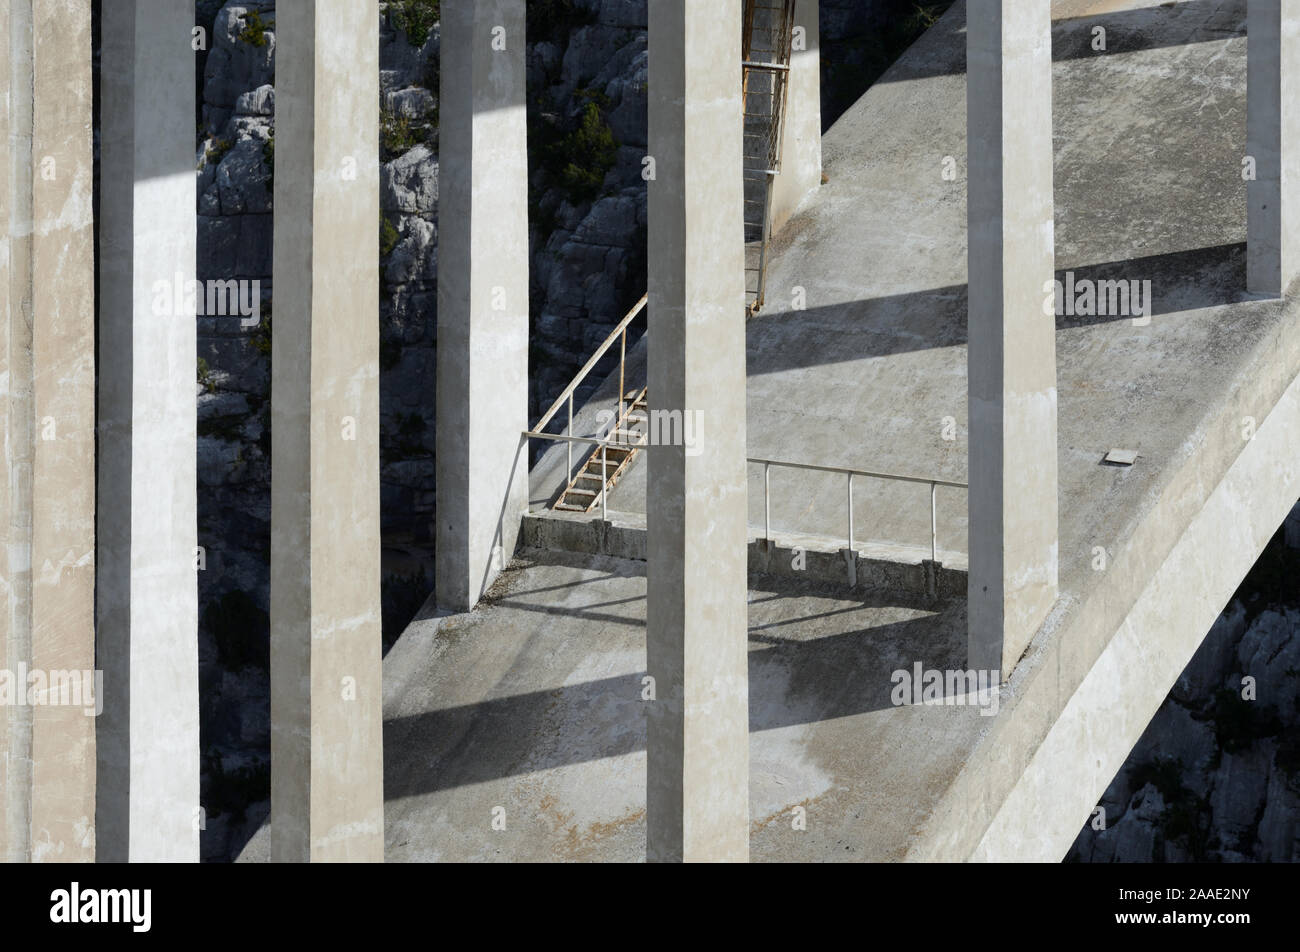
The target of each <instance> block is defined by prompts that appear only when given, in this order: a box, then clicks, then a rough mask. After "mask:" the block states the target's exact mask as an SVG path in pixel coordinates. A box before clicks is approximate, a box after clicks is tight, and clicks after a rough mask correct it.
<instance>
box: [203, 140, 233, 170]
mask: <svg viewBox="0 0 1300 952" xmlns="http://www.w3.org/2000/svg"><path fill="white" fill-rule="evenodd" d="M234 147H235V143H234V142H232V141H231V140H229V139H213V140H212V145H210V146H208V151H207V152H206V153H205V155H204V157H205V158H206V160H207V163H208V164H209V165H219V164H220V163H221V160H222V159H224V158H225V157H226V153H227V152H229V151H230V150H231V149H233V148H234Z"/></svg>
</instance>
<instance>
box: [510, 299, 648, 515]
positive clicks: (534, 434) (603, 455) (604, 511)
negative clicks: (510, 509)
mask: <svg viewBox="0 0 1300 952" xmlns="http://www.w3.org/2000/svg"><path fill="white" fill-rule="evenodd" d="M642 300H644V298H643V299H642ZM524 439H525V440H561V441H563V442H565V443H567V444H568V445H569V459H570V460H572V459H573V444H574V443H587V444H590V445H592V446H599V447H600V475H601V477H602V479H601V481H600V518H602V519H604V520H605V521H606V522H608V521H609V506H608V504H607V500H608V496H609V482H608V480H606V479H605V478H604V476H605V474H606V473H607V472H609V447H611V446H612V447H614V448H615V449H620V450H625V449H627V447H628V444H627V443H620V442H618V441H617V440H597V439H593V438H592V437H590V436H572V435H571V434H568V433H540V432H538V431H537V430H525V431H524ZM569 470H570V472H571V471H572V470H573V465H572V463H570V465H569ZM566 479H567V477H566Z"/></svg>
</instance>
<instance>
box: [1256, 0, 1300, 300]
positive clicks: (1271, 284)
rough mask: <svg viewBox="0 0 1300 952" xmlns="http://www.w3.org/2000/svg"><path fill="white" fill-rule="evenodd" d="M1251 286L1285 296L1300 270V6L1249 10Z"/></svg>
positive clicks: (1271, 4)
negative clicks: (1251, 176) (1253, 165)
mask: <svg viewBox="0 0 1300 952" xmlns="http://www.w3.org/2000/svg"><path fill="white" fill-rule="evenodd" d="M1247 19H1248V22H1247V34H1248V39H1247V46H1248V56H1249V65H1248V67H1247V80H1246V82H1247V96H1248V100H1249V103H1248V107H1247V120H1246V122H1247V126H1246V155H1247V156H1248V157H1249V158H1248V159H1247V160H1246V161H1253V162H1254V164H1255V168H1254V179H1253V180H1251V181H1250V182H1249V184H1248V185H1247V186H1246V197H1247V201H1248V203H1249V214H1248V217H1247V253H1246V282H1247V286H1248V287H1249V288H1250V290H1251V291H1254V292H1256V293H1260V294H1273V295H1277V294H1281V293H1282V292H1283V291H1285V290H1286V289H1287V288H1288V287H1289V286H1290V284H1291V282H1292V280H1294V278H1295V276H1296V273H1297V270H1300V0H1249V2H1248V4H1247Z"/></svg>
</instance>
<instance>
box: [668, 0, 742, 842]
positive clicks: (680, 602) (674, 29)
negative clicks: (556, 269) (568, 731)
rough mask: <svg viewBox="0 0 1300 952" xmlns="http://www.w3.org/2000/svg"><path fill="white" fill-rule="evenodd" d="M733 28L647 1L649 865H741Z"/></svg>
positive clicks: (695, 10) (687, 0) (728, 21)
mask: <svg viewBox="0 0 1300 952" xmlns="http://www.w3.org/2000/svg"><path fill="white" fill-rule="evenodd" d="M740 20H741V3H740V0H717V2H713V3H696V2H693V0H658V2H656V3H653V4H651V5H650V32H649V54H650V64H649V113H650V116H649V136H650V139H649V142H650V155H651V156H652V157H653V158H654V160H655V178H654V179H653V180H652V181H651V182H650V185H649V209H648V211H649V283H650V303H649V308H650V314H649V321H650V329H649V334H650V350H649V354H648V362H649V368H648V376H649V398H650V407H651V417H652V431H653V430H655V429H657V430H658V432H657V433H652V441H653V442H655V443H657V444H658V445H654V446H652V447H651V449H650V455H649V464H648V465H649V470H648V477H647V480H648V481H647V487H646V514H647V519H646V523H647V530H648V539H647V545H648V556H649V559H648V569H647V571H648V575H649V590H648V602H647V618H646V629H647V631H646V635H647V647H646V658H647V662H648V667H649V674H650V676H651V677H653V678H654V679H655V694H656V699H655V700H654V701H653V702H652V703H651V704H650V706H649V708H648V715H647V717H648V722H647V758H646V759H647V782H646V851H647V855H648V858H649V859H650V860H652V861H680V860H686V861H708V860H724V861H740V862H743V861H745V860H747V859H748V857H749V711H748V670H747V657H746V655H747V650H746V649H747V630H748V626H747V623H746V610H747V604H746V594H745V590H746V549H745V515H746V513H745V281H744V244H743V242H744V236H743V234H742V223H743V216H742V214H741V201H742V182H741V171H742V163H741V106H740V94H741V75H740V74H741V67H740V50H741V48H740ZM656 420H657V421H658V422H657V423H656V422H655V421H656ZM673 421H680V423H681V425H673ZM688 440H689V442H690V445H687V441H688Z"/></svg>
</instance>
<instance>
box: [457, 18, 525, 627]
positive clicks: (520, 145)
mask: <svg viewBox="0 0 1300 952" xmlns="http://www.w3.org/2000/svg"><path fill="white" fill-rule="evenodd" d="M441 49H442V64H441V69H442V79H441V92H440V97H441V114H440V127H439V155H438V160H439V163H440V164H439V170H440V171H439V175H440V179H439V182H440V185H439V189H438V228H439V234H438V374H437V388H438V391H437V407H438V409H437V417H438V421H437V434H436V451H437V452H436V459H437V481H438V485H437V491H438V504H437V510H438V511H437V516H436V518H437V534H436V538H437V542H436V544H437V573H436V581H435V585H436V590H437V602H438V605H439V606H440V607H442V608H446V609H450V610H453V611H468V610H469V609H471V608H473V607H474V605H475V604H476V603H477V602H478V600H479V598H480V597H481V596H482V594H483V593H484V592H485V591H486V590H487V588H488V586H489V585H491V584H492V580H493V579H494V578H495V577H496V575H497V573H499V572H500V571H501V569H502V568H503V567H504V566H505V564H506V563H507V562H508V561H509V560H510V557H511V556H512V555H513V554H514V548H515V540H516V539H517V538H518V535H519V525H520V521H521V520H522V518H523V513H524V512H525V510H526V509H527V507H528V460H527V458H526V455H525V451H524V445H523V443H522V442H521V440H520V434H521V433H522V432H523V431H524V430H525V429H527V428H528V151H527V136H528V132H527V117H526V114H525V103H524V78H525V72H526V63H525V58H526V49H525V46H524V3H523V0H477V2H476V0H445V2H444V3H443V5H442V46H441Z"/></svg>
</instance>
